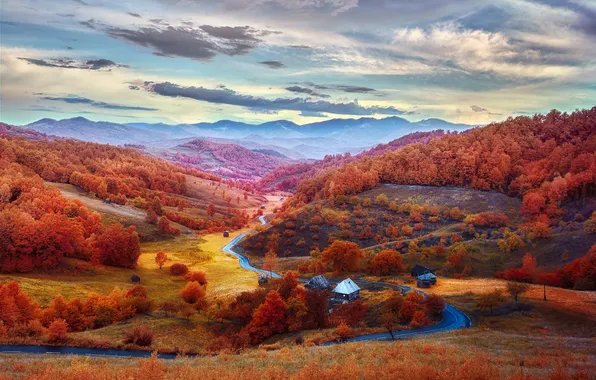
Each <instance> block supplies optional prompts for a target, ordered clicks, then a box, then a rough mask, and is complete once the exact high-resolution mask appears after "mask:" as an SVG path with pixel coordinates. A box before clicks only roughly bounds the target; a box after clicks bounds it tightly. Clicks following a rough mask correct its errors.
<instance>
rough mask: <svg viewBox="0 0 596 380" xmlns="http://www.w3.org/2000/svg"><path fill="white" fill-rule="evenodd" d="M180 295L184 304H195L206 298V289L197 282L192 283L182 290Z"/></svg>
mask: <svg viewBox="0 0 596 380" xmlns="http://www.w3.org/2000/svg"><path fill="white" fill-rule="evenodd" d="M180 295H181V296H182V299H183V300H184V302H186V303H192V304H194V303H197V302H198V301H199V300H201V299H203V298H204V297H205V289H204V288H203V287H202V286H201V285H200V284H199V283H198V282H197V281H190V282H188V283H187V284H186V285H185V286H184V288H182V290H181V291H180Z"/></svg>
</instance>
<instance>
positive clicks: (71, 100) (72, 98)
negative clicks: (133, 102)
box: [42, 95, 159, 111]
mask: <svg viewBox="0 0 596 380" xmlns="http://www.w3.org/2000/svg"><path fill="white" fill-rule="evenodd" d="M42 99H43V100H51V101H56V102H64V103H68V104H85V105H89V106H91V107H96V108H104V109H111V110H126V111H159V110H158V109H157V108H147V107H138V106H125V105H122V104H113V103H104V102H97V101H95V100H92V99H88V98H83V97H80V96H76V95H69V96H65V97H52V96H44V97H43V98H42Z"/></svg>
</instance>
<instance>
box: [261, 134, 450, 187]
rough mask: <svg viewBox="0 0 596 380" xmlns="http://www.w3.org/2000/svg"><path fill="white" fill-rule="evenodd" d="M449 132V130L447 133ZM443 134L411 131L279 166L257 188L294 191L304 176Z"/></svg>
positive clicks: (315, 174)
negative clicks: (356, 150) (359, 148)
mask: <svg viewBox="0 0 596 380" xmlns="http://www.w3.org/2000/svg"><path fill="white" fill-rule="evenodd" d="M447 134H449V132H448V133H447ZM444 135H445V131H443V130H435V131H430V132H413V133H410V134H407V135H405V136H403V137H400V138H398V139H395V140H393V141H390V142H388V143H387V144H378V145H377V146H375V147H374V148H372V149H369V150H366V151H364V152H362V153H359V154H357V155H354V156H353V155H352V154H350V153H346V154H337V155H329V156H325V158H324V159H322V160H318V161H314V162H298V163H295V164H290V165H284V166H280V167H279V168H277V169H275V170H274V171H273V172H271V173H270V174H268V175H266V176H264V177H263V178H262V179H261V180H260V181H258V182H257V185H256V186H257V188H259V189H265V190H281V191H294V190H295V189H296V187H297V185H298V183H299V182H300V181H301V180H303V179H305V178H314V177H316V176H317V175H319V174H321V173H322V172H324V171H325V170H327V169H334V168H337V167H340V166H342V165H345V164H348V163H350V162H353V161H356V160H358V159H360V158H364V157H374V156H378V155H381V154H383V153H385V152H387V151H391V150H396V149H399V148H401V147H404V146H406V145H408V144H414V143H422V144H426V143H428V142H429V141H430V140H432V139H435V138H439V137H442V136H444Z"/></svg>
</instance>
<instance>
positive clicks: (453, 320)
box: [223, 216, 472, 344]
mask: <svg viewBox="0 0 596 380" xmlns="http://www.w3.org/2000/svg"><path fill="white" fill-rule="evenodd" d="M259 221H260V222H261V223H262V224H267V223H266V221H265V218H264V217H263V216H260V217H259ZM246 234H248V232H245V233H243V234H240V235H238V236H236V237H235V238H234V239H232V241H230V242H229V243H228V244H227V245H226V246H225V247H224V248H223V250H224V252H226V253H229V254H231V255H234V256H236V257H238V259H239V261H240V266H241V267H242V268H244V269H248V270H251V271H253V272H257V273H262V274H267V275H269V274H270V273H269V272H267V271H264V270H262V269H259V268H255V267H253V266H252V265H250V262H249V260H248V258H247V257H246V256H244V255H242V254H240V253H237V252H234V246H235V245H236V244H237V243H238V242H239V241H240V240H242V238H243V237H244V236H246ZM270 275H271V276H272V277H274V278H281V277H282V276H281V275H280V274H279V273H275V272H272V273H271V274H270ZM354 282H355V283H357V284H359V285H366V284H374V285H379V286H385V287H393V288H398V289H403V290H404V291H406V292H407V291H410V290H412V289H411V288H410V287H409V286H403V285H393V284H387V283H381V282H379V283H376V282H372V283H371V282H368V281H357V280H356V281H354ZM417 291H418V292H419V293H420V294H422V295H423V296H424V297H426V296H427V294H426V293H424V292H422V291H420V290H417ZM469 327H472V320H471V319H470V317H468V316H467V315H466V314H465V313H464V312H462V311H461V310H459V309H457V308H455V307H453V306H451V305H449V304H446V306H445V310H444V311H443V320H442V321H441V322H440V323H437V324H435V325H431V326H426V327H421V328H418V329H414V330H404V331H395V332H393V337H394V339H403V338H407V337H411V336H416V335H424V334H432V333H439V332H447V331H453V330H459V329H462V328H469ZM391 339H392V338H391V334H390V333H389V332H385V333H377V334H368V335H361V336H357V337H354V338H350V339H348V340H347V341H348V342H366V341H380V340H391ZM334 343H337V342H329V343H328V344H334Z"/></svg>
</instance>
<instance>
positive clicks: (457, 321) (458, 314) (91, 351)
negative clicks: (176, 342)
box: [0, 216, 472, 359]
mask: <svg viewBox="0 0 596 380" xmlns="http://www.w3.org/2000/svg"><path fill="white" fill-rule="evenodd" d="M259 221H260V222H261V223H262V224H264V225H265V224H267V221H266V220H265V217H264V216H259ZM249 232H250V231H247V232H244V233H242V234H240V235H238V236H236V237H235V238H233V239H232V240H231V241H230V242H229V243H228V244H226V245H225V246H224V247H223V248H222V250H223V251H224V252H225V253H228V254H230V255H233V256H236V257H237V258H238V261H239V263H240V266H241V267H242V268H244V269H246V270H250V271H253V272H256V273H259V274H264V275H269V276H271V277H273V278H281V277H282V276H281V275H280V274H278V273H275V272H271V273H270V272H268V271H265V270H263V269H259V268H255V267H253V266H252V265H251V264H250V261H249V260H248V258H247V257H246V256H244V255H242V254H240V253H237V252H235V251H234V247H235V246H236V244H238V242H239V241H240V240H242V239H243V238H244V237H245V236H246V235H247V234H248V233H249ZM354 282H356V283H357V284H359V285H371V284H372V285H378V286H384V287H392V288H396V289H398V288H399V289H403V290H405V291H410V290H411V288H410V287H408V286H401V285H393V284H387V283H381V282H368V281H354ZM418 292H420V293H421V294H422V295H424V296H426V294H425V293H423V292H421V291H420V290H418ZM471 326H472V320H471V319H470V317H468V316H467V315H466V314H464V313H463V312H462V311H460V310H458V309H456V308H455V307H453V306H451V305H449V304H447V306H446V307H445V310H444V311H443V320H442V321H441V322H440V323H438V324H435V325H432V326H426V327H422V328H419V329H414V330H404V331H395V332H394V333H393V336H394V338H395V339H404V338H408V337H412V336H416V335H424V334H432V333H439V332H447V331H453V330H458V329H462V328H468V327H471ZM391 339H392V338H391V334H389V332H385V333H377V334H368V335H361V336H357V337H353V338H350V339H348V340H347V342H367V341H382V340H391ZM338 343H339V342H328V343H326V344H325V345H327V346H328V345H333V344H338ZM0 353H7V354H59V355H81V356H99V357H134V358H146V357H150V356H151V352H148V351H140V350H118V349H109V348H87V347H71V346H45V345H40V346H27V345H0ZM189 356H192V355H189ZM157 357H158V358H160V359H175V358H176V357H177V355H176V354H157Z"/></svg>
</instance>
